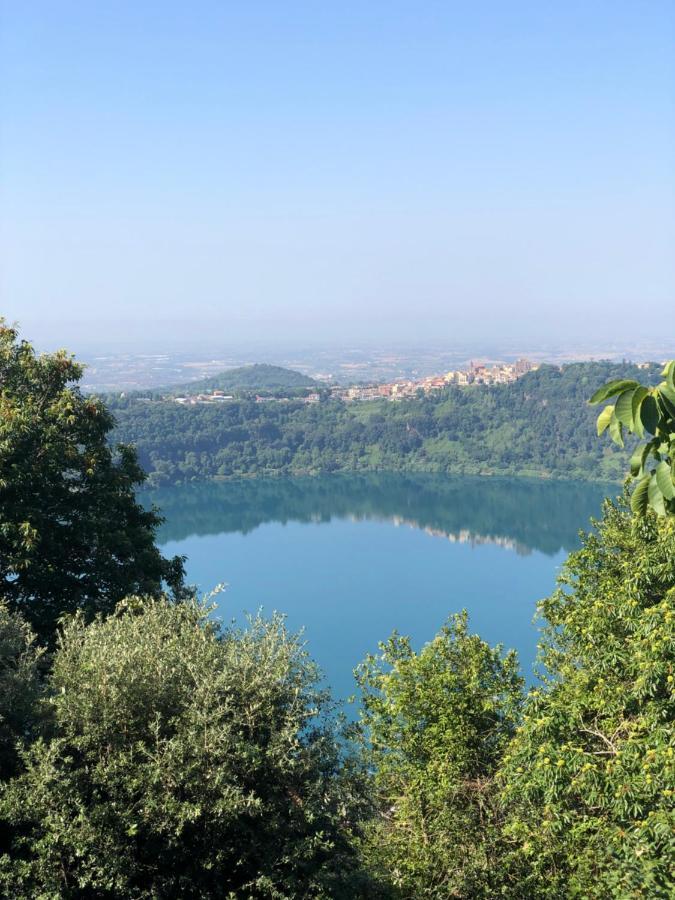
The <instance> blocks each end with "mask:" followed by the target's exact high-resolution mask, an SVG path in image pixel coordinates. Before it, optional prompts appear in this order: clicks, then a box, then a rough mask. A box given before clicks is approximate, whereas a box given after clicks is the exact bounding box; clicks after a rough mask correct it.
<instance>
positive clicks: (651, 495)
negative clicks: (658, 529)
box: [647, 475, 666, 516]
mask: <svg viewBox="0 0 675 900" xmlns="http://www.w3.org/2000/svg"><path fill="white" fill-rule="evenodd" d="M647 497H648V499H649V505H650V506H651V508H652V509H653V510H654V511H655V512H657V513H658V515H660V516H665V514H666V507H665V504H664V502H663V494H662V493H661V488H660V487H659V485H658V482H657V480H656V475H652V476H651V478H650V479H649V484H648V486H647Z"/></svg>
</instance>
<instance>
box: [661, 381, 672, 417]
mask: <svg viewBox="0 0 675 900" xmlns="http://www.w3.org/2000/svg"><path fill="white" fill-rule="evenodd" d="M659 405H660V406H661V408H662V409H663V411H664V413H665V415H666V416H667V417H668V418H670V419H675V394H671V393H670V391H669V390H668V389H667V388H665V387H663V385H659Z"/></svg>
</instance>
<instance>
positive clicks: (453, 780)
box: [357, 614, 522, 900]
mask: <svg viewBox="0 0 675 900" xmlns="http://www.w3.org/2000/svg"><path fill="white" fill-rule="evenodd" d="M357 680H358V681H359V684H360V686H361V688H362V691H363V714H362V720H363V725H364V728H365V748H364V750H365V755H366V760H367V762H368V763H369V765H370V766H371V769H372V771H373V780H374V789H375V792H376V795H377V800H378V816H377V818H376V819H375V821H374V822H373V823H372V824H371V825H370V826H369V828H368V829H367V832H366V838H365V840H364V843H363V853H364V858H365V859H366V860H367V864H368V866H369V867H370V868H371V869H372V870H373V871H374V873H375V874H376V875H377V877H378V879H379V881H380V883H382V884H384V885H388V886H390V888H392V889H393V890H394V891H395V895H396V896H400V897H402V898H403V897H404V898H412V897H420V898H421V897H426V898H438V900H441V898H443V900H446V898H448V897H465V898H477V897H488V896H493V895H492V894H491V893H490V890H491V888H490V885H491V882H492V880H493V878H494V876H495V874H496V873H495V866H496V865H497V860H498V852H499V851H498V843H499V842H498V831H497V828H496V819H495V810H496V801H497V797H496V791H495V772H496V769H497V766H498V764H499V761H500V759H501V756H502V753H503V752H504V749H505V747H506V745H507V743H508V741H509V739H510V737H511V736H512V734H513V732H514V729H515V727H516V723H517V718H518V710H519V706H520V701H521V696H522V679H521V678H520V676H519V675H518V664H517V659H516V656H515V653H514V652H513V651H511V652H510V653H509V654H508V655H507V656H505V657H503V656H502V655H501V652H500V648H491V647H490V646H489V645H488V644H486V643H485V642H484V641H482V640H481V639H480V638H479V637H478V636H477V635H471V634H469V633H468V631H467V618H466V614H463V615H460V616H456V617H454V618H453V619H451V620H450V621H449V622H448V623H447V624H446V625H445V626H444V627H443V629H442V630H441V631H440V633H439V634H438V635H437V636H436V637H435V638H434V639H433V641H431V642H430V643H429V644H427V645H426V646H425V647H424V648H423V649H422V650H421V651H420V652H419V653H415V652H414V651H413V649H412V648H411V646H410V642H409V640H408V639H407V638H402V637H399V636H398V635H394V636H393V637H391V638H390V639H389V641H387V643H386V644H383V645H381V654H380V655H379V656H371V657H369V658H368V659H367V660H366V661H365V663H363V664H362V666H361V667H360V669H359V670H358V673H357Z"/></svg>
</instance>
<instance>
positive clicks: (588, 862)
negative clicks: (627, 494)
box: [500, 499, 675, 900]
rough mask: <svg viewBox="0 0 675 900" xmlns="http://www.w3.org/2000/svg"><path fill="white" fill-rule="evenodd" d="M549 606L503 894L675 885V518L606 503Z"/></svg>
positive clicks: (515, 764) (610, 894)
mask: <svg viewBox="0 0 675 900" xmlns="http://www.w3.org/2000/svg"><path fill="white" fill-rule="evenodd" d="M596 524H597V531H596V533H591V534H588V535H586V536H585V537H584V541H583V546H582V548H581V549H580V550H578V551H577V552H575V553H572V554H571V555H570V557H569V559H568V560H567V562H566V564H565V567H564V569H563V573H562V577H561V580H560V587H559V589H558V590H557V591H556V592H555V593H554V594H553V595H552V596H551V597H550V598H549V599H548V600H546V601H544V602H543V604H542V606H541V612H542V613H543V615H544V617H545V620H546V624H545V628H544V639H543V644H542V656H541V659H542V663H543V665H544V667H545V674H544V684H543V686H542V687H541V688H538V689H536V690H533V691H532V692H531V693H530V695H529V698H528V701H527V704H526V708H525V715H524V719H523V723H522V725H521V726H520V728H519V729H518V732H517V735H516V737H515V739H514V741H513V743H512V745H511V747H510V748H509V751H508V754H507V755H506V756H505V761H504V765H503V768H502V771H501V774H500V778H501V783H502V786H503V790H502V797H501V802H502V804H503V807H504V810H505V812H506V815H507V819H508V821H507V824H506V826H505V837H506V839H507V841H508V842H509V843H510V844H511V846H512V847H513V852H512V853H511V854H510V859H509V866H508V867H507V868H510V872H511V877H510V878H509V879H507V880H506V882H505V887H504V894H505V896H508V897H512V898H523V900H525V898H528V900H529V898H534V897H536V898H550V900H557V898H559V897H586V898H589V900H591V898H597V900H608V898H616V900H619V898H620V900H629V898H639V897H649V898H655V900H656V898H664V900H665V898H670V897H672V896H673V895H674V893H675V871H674V869H673V861H674V860H675V812H674V809H673V796H674V791H673V787H674V786H675V733H674V728H673V724H674V718H675V704H674V703H673V699H674V697H673V693H674V688H675V655H674V652H673V651H674V648H675V519H674V518H672V517H664V516H661V517H658V516H656V515H655V514H654V512H652V511H650V512H649V513H648V514H647V515H644V516H631V514H630V510H629V508H628V500H627V499H624V500H623V501H622V502H621V503H618V504H615V503H611V502H609V501H607V503H606V507H605V510H604V516H603V519H602V521H601V522H599V523H596Z"/></svg>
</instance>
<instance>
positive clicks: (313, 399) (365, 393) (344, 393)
mask: <svg viewBox="0 0 675 900" xmlns="http://www.w3.org/2000/svg"><path fill="white" fill-rule="evenodd" d="M536 368H537V366H536V365H535V364H534V363H531V362H530V361H529V360H528V359H519V360H517V361H516V362H515V363H499V364H497V365H493V366H486V365H484V364H483V363H480V362H473V361H472V362H471V363H470V364H469V368H468V369H458V370H457V371H452V372H446V373H445V375H431V376H429V377H428V378H422V379H420V380H418V381H393V382H391V383H389V384H371V385H353V386H352V387H348V388H344V387H333V388H332V389H331V396H332V397H335V398H337V399H339V400H345V401H347V402H351V401H353V400H383V399H385V400H402V399H403V398H405V397H415V396H416V395H417V392H418V391H424V393H425V394H426V393H429V392H430V391H438V390H441V389H442V388H444V387H447V386H448V385H450V384H456V385H460V386H465V385H470V384H509V383H510V382H512V381H516V379H518V378H520V377H521V376H522V375H525V374H526V373H527V372H531V371H532V370H533V369H536ZM234 399H235V397H234V396H233V395H232V394H226V393H225V391H212V392H211V393H210V394H195V395H193V396H185V397H175V398H174V401H175V402H176V403H180V404H182V405H188V406H195V405H196V404H198V403H228V402H230V401H232V400H234ZM320 399H321V396H320V394H319V393H317V392H311V393H309V394H306V395H305V396H304V397H298V398H297V400H298V401H299V402H301V403H318V402H319V400H320ZM274 401H276V402H277V403H280V402H282V403H283V402H286V403H288V402H289V398H287V397H283V398H278V397H269V396H262V397H261V396H257V397H256V402H257V403H268V402H274Z"/></svg>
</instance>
